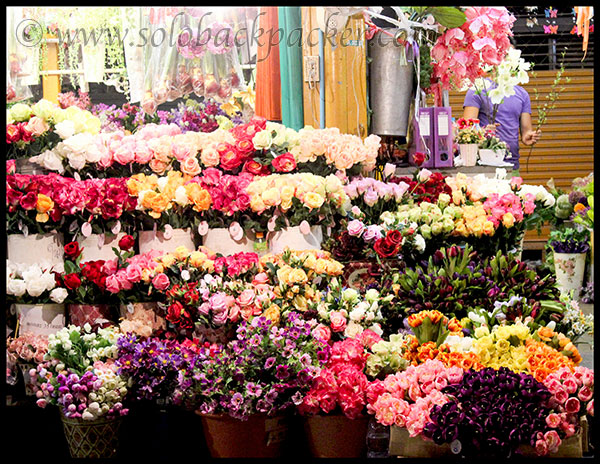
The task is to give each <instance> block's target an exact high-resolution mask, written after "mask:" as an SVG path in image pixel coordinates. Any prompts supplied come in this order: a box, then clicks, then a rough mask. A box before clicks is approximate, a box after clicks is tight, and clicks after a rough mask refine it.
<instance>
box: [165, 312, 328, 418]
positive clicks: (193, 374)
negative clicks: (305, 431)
mask: <svg viewBox="0 0 600 464" xmlns="http://www.w3.org/2000/svg"><path fill="white" fill-rule="evenodd" d="M311 329H312V325H311V323H309V322H308V321H306V320H304V319H302V318H301V317H300V316H299V315H298V314H297V313H290V314H289V316H288V317H287V319H286V320H285V321H284V322H283V323H282V324H281V325H280V326H277V325H275V324H273V323H272V322H271V321H270V320H269V319H267V318H265V317H263V316H260V317H255V318H254V319H252V321H251V322H246V321H243V322H242V323H241V324H240V325H239V327H238V329H237V333H236V335H237V338H236V339H235V340H232V341H231V342H229V343H228V344H227V345H226V346H222V347H218V348H215V347H214V346H212V347H202V348H201V349H200V352H199V353H198V354H197V356H196V357H195V358H194V360H193V362H192V363H191V365H190V368H189V369H186V370H183V371H182V372H181V374H180V376H179V386H178V388H177V391H176V394H175V395H174V399H175V402H176V403H178V404H182V405H184V406H186V407H188V408H190V409H195V410H197V411H199V412H200V413H202V414H228V415H230V416H231V417H234V418H236V419H240V420H246V419H248V417H249V416H250V415H252V414H266V415H270V416H272V415H275V414H278V413H281V412H284V411H286V410H288V409H290V408H294V407H296V406H298V405H299V404H301V403H302V401H303V399H304V395H305V394H306V393H307V392H308V390H309V388H310V386H311V384H312V380H313V379H314V378H315V377H316V376H317V375H318V374H319V372H320V369H321V366H322V365H324V364H325V363H326V362H327V360H328V358H329V346H328V345H327V344H325V343H322V342H320V341H318V340H317V339H315V338H313V337H312V336H311Z"/></svg>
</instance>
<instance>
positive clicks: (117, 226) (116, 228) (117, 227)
mask: <svg viewBox="0 0 600 464" xmlns="http://www.w3.org/2000/svg"><path fill="white" fill-rule="evenodd" d="M110 231H111V232H112V233H113V234H115V235H117V234H118V233H119V232H121V221H117V222H116V223H115V225H114V226H112V229H110Z"/></svg>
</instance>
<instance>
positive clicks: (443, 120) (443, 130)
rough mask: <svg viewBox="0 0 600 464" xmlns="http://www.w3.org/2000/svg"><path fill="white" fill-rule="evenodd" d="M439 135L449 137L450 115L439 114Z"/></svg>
mask: <svg viewBox="0 0 600 464" xmlns="http://www.w3.org/2000/svg"><path fill="white" fill-rule="evenodd" d="M437 132H438V135H448V115H447V114H439V115H438V118H437Z"/></svg>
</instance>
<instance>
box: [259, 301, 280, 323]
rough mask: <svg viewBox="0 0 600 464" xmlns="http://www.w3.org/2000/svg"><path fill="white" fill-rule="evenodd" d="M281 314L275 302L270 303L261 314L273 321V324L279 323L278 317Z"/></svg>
mask: <svg viewBox="0 0 600 464" xmlns="http://www.w3.org/2000/svg"><path fill="white" fill-rule="evenodd" d="M280 315H281V310H280V309H279V306H277V305H276V304H272V305H271V306H269V307H268V308H267V310H266V311H265V312H264V313H263V316H264V317H266V318H267V319H269V320H270V321H272V322H273V324H279V317H280Z"/></svg>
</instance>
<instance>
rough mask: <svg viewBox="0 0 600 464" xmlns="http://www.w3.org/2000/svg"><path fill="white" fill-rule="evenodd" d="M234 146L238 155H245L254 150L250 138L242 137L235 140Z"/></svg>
mask: <svg viewBox="0 0 600 464" xmlns="http://www.w3.org/2000/svg"><path fill="white" fill-rule="evenodd" d="M235 148H236V150H237V151H238V153H239V154H240V155H242V156H246V155H249V154H250V153H252V152H253V151H254V144H253V143H252V140H249V139H247V138H243V139H239V140H237V141H236V142H235Z"/></svg>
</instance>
